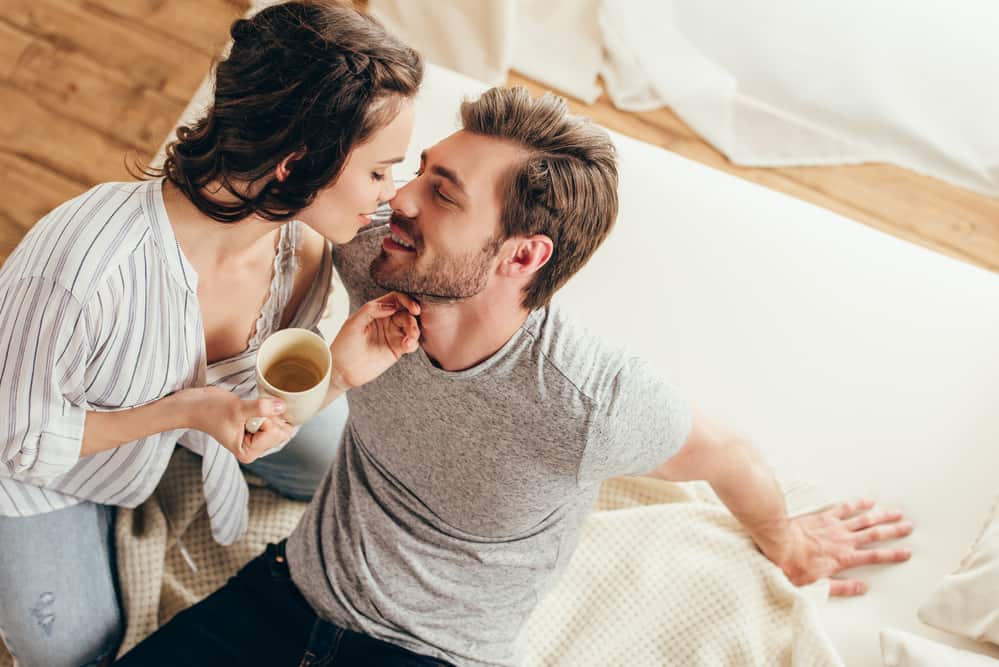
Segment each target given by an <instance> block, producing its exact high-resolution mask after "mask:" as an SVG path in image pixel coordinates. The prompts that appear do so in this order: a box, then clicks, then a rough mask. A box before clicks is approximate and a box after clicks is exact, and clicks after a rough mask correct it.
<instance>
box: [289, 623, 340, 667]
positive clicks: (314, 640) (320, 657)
mask: <svg viewBox="0 0 999 667" xmlns="http://www.w3.org/2000/svg"><path fill="white" fill-rule="evenodd" d="M342 638H343V630H342V629H340V628H338V627H337V626H335V625H333V624H332V623H327V622H326V621H324V620H322V619H321V618H319V619H316V622H315V624H314V625H313V626H312V633H311V634H310V635H309V644H308V646H306V647H305V655H304V656H302V662H301V663H299V667H325V666H326V665H330V664H332V663H333V659H334V658H336V653H337V649H338V648H339V647H340V640H341V639H342Z"/></svg>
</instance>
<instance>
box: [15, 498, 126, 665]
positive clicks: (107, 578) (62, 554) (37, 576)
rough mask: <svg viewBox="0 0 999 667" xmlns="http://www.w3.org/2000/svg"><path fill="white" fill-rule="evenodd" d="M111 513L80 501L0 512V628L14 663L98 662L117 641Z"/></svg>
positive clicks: (118, 619) (120, 628)
mask: <svg viewBox="0 0 999 667" xmlns="http://www.w3.org/2000/svg"><path fill="white" fill-rule="evenodd" d="M113 516H114V511H113V509H112V508H109V507H105V506H102V505H96V504H94V503H81V504H79V505H75V506H73V507H67V508H65V509H61V510H57V511H54V512H49V513H46V514H39V515H35V516H29V517H0V544H2V545H3V549H2V550H0V599H2V600H3V604H2V605H0V628H2V632H3V635H4V643H5V644H7V646H8V647H9V649H10V652H11V653H12V654H15V656H16V658H17V660H18V663H19V664H20V665H22V666H24V667H32V666H34V665H45V666H46V667H52V666H54V667H60V666H62V665H67V666H68V665H71V666H72V667H79V665H91V664H94V665H96V664H99V662H100V661H101V660H102V659H104V658H105V657H106V656H107V655H110V653H111V652H113V651H114V650H115V648H116V647H117V646H118V642H119V641H120V639H121V637H122V633H123V629H124V623H123V620H122V614H121V610H120V608H119V606H118V595H117V592H116V584H115V578H116V574H115V570H114V568H115V566H114V559H113V551H114V546H113V544H112V539H113V532H112V522H113Z"/></svg>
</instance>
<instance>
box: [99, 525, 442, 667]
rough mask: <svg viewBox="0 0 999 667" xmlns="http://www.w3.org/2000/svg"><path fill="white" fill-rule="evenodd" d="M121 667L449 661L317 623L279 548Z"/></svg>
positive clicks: (388, 665) (385, 665) (394, 666)
mask: <svg viewBox="0 0 999 667" xmlns="http://www.w3.org/2000/svg"><path fill="white" fill-rule="evenodd" d="M115 664H116V665H120V666H121V667H178V666H180V665H184V666H185V667H197V666H198V665H204V666H205V667H220V666H221V665H239V666H240V667H252V666H253V665H260V666H261V667H265V666H266V667H282V666H283V665H287V667H320V666H326V665H330V666H332V665H344V666H347V665H349V666H353V665H363V666H364V667H368V666H370V667H423V666H427V667H430V666H436V665H446V664H448V663H445V662H442V661H440V660H437V659H434V658H429V657H427V656H421V655H417V654H416V653H413V652H411V651H408V650H406V649H404V648H402V647H399V646H396V645H394V644H390V643H388V642H383V641H380V640H377V639H374V638H372V637H368V636H366V635H363V634H358V633H356V632H351V631H349V630H344V629H343V628H339V627H337V626H335V625H333V624H332V623H328V622H326V621H323V620H321V619H319V618H317V617H316V614H315V612H313V611H312V608H311V607H309V604H308V603H307V602H306V601H305V598H303V597H302V594H301V593H300V592H299V590H298V588H296V587H295V584H294V582H292V580H291V575H290V573H289V571H288V563H287V560H286V559H285V556H284V542H281V543H280V544H271V545H268V546H267V550H266V551H265V552H264V553H263V554H261V555H260V556H258V557H257V558H255V559H254V560H252V561H250V563H249V564H247V565H246V567H244V568H243V569H242V570H240V571H239V573H238V574H237V575H236V576H235V577H233V578H232V579H230V580H229V582H228V583H227V584H226V585H225V586H223V587H222V588H220V589H219V590H217V591H215V592H214V593H212V594H211V595H210V596H208V597H207V598H205V599H204V600H202V601H201V602H199V603H198V604H196V605H195V606H193V607H191V608H190V609H187V610H185V611H182V612H180V613H179V614H177V615H176V616H175V617H174V618H173V619H171V620H170V622H169V623H167V624H166V625H164V626H163V627H162V628H160V629H159V630H157V631H156V632H155V633H154V634H153V635H151V636H150V637H149V638H147V639H146V640H145V641H144V642H142V643H141V644H139V645H138V646H136V647H135V648H134V649H132V650H131V651H129V652H128V654H127V655H125V657H123V658H122V659H121V660H119V661H118V662H116V663H115Z"/></svg>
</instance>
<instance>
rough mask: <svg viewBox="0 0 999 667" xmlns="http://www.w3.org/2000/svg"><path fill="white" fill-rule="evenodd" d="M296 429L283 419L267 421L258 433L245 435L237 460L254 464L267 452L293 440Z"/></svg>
mask: <svg viewBox="0 0 999 667" xmlns="http://www.w3.org/2000/svg"><path fill="white" fill-rule="evenodd" d="M294 432H295V429H294V427H293V426H292V425H291V424H289V423H288V422H286V421H285V420H283V419H267V420H265V421H264V423H263V424H262V425H261V427H260V430H258V431H257V432H256V433H253V434H251V433H244V434H243V443H242V447H240V453H239V455H238V456H237V458H238V459H239V460H240V462H241V463H252V462H253V461H255V460H256V459H258V458H260V456H262V455H263V454H264V453H266V452H267V451H269V450H271V449H273V448H275V447H277V446H278V445H280V444H282V443H285V442H287V441H288V440H291V437H292V435H293V434H294Z"/></svg>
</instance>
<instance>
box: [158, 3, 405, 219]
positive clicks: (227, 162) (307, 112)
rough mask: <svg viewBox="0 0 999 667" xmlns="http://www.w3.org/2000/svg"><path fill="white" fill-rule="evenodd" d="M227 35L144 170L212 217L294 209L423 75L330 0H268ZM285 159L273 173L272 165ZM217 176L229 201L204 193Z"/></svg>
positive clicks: (276, 215) (385, 37)
mask: <svg viewBox="0 0 999 667" xmlns="http://www.w3.org/2000/svg"><path fill="white" fill-rule="evenodd" d="M230 34H231V35H232V39H233V44H232V50H231V51H230V53H229V55H228V57H226V58H225V59H224V60H222V61H220V62H219V63H218V65H217V67H216V72H215V99H214V102H213V104H212V106H211V107H210V108H209V109H208V111H207V112H206V113H205V115H204V116H203V117H202V118H201V119H200V120H198V121H197V122H196V123H194V124H192V125H190V126H186V127H181V128H179V129H178V130H177V139H176V140H175V141H173V142H171V143H170V144H169V145H168V146H167V148H166V160H165V162H164V164H163V168H162V170H159V171H151V172H150V173H151V174H153V175H164V176H165V177H166V178H168V179H169V180H170V181H171V182H172V183H173V184H175V185H176V186H177V187H178V188H179V189H180V190H181V191H183V192H184V194H185V195H186V196H187V197H188V199H190V200H191V202H193V203H194V205H195V206H197V207H198V208H199V209H200V210H201V211H202V212H203V213H204V214H205V215H208V216H209V217H211V218H214V219H215V220H218V221H220V222H234V221H237V220H241V219H243V218H245V217H247V216H248V215H251V214H256V215H258V216H260V217H262V218H265V219H267V220H274V221H282V220H288V219H290V218H292V217H293V216H294V215H295V214H296V213H298V212H299V211H300V210H301V209H303V208H305V207H306V206H308V205H309V204H310V203H311V202H312V200H313V199H314V198H315V196H316V193H318V192H319V191H321V190H322V189H324V188H326V187H328V186H330V185H331V184H332V183H333V182H335V181H336V179H337V177H338V176H339V174H340V172H341V171H342V169H343V167H344V165H345V163H346V161H347V157H348V156H349V155H350V151H351V150H352V149H353V148H354V147H356V146H357V145H358V144H361V143H363V142H365V141H366V140H368V139H369V138H370V137H371V135H372V134H373V133H374V132H375V131H376V130H378V129H379V128H381V127H383V126H385V125H387V124H388V123H389V122H391V120H392V119H393V118H395V116H396V114H397V113H398V111H399V107H400V104H401V103H402V101H403V100H404V99H406V98H409V97H412V96H413V95H415V94H416V91H417V89H418V88H419V86H420V82H421V80H422V78H423V62H422V60H421V58H420V56H419V54H417V53H416V51H414V50H413V49H411V48H410V47H408V46H406V45H405V44H403V43H402V42H401V41H399V40H398V39H396V38H395V37H393V36H392V35H390V34H389V33H388V32H386V31H385V29H384V28H383V27H382V26H381V25H380V24H379V23H378V22H376V21H375V20H374V19H372V18H371V17H369V16H367V15H365V14H362V13H360V12H357V11H355V10H353V9H351V8H350V7H347V6H344V5H340V4H336V3H334V2H324V1H322V0H303V1H299V2H286V3H283V4H279V5H274V6H272V7H268V8H267V9H264V10H263V11H261V12H259V13H258V14H256V15H254V16H253V17H252V18H248V19H239V20H238V21H236V22H235V23H233V24H232V28H231V29H230ZM289 156H292V159H291V161H290V162H289V173H288V176H287V178H285V179H284V180H282V181H279V180H277V178H275V175H274V172H275V167H277V165H278V164H280V163H281V161H282V160H284V159H285V158H286V157H289ZM213 182H215V183H217V184H218V185H219V186H221V190H222V192H226V193H228V194H230V195H232V196H233V197H234V198H235V201H233V202H228V203H227V202H225V201H219V200H217V199H216V198H214V197H212V196H211V194H210V193H208V192H206V191H205V187H206V186H208V185H209V184H211V183H213ZM240 185H243V186H244V187H245V186H246V185H250V186H252V187H250V188H248V190H249V192H246V191H244V190H243V189H241V188H240ZM250 193H252V194H250Z"/></svg>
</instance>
